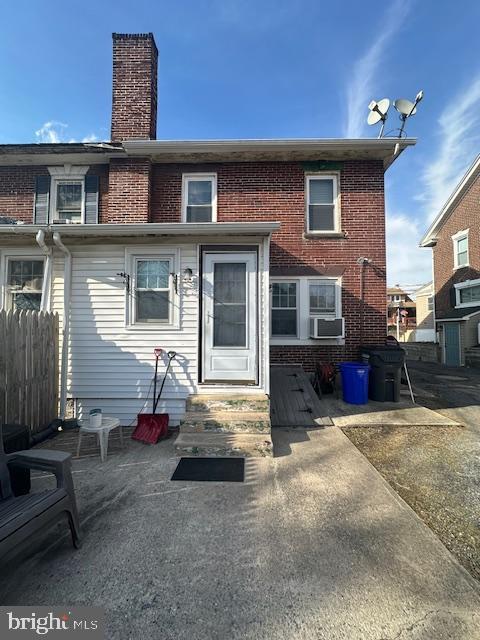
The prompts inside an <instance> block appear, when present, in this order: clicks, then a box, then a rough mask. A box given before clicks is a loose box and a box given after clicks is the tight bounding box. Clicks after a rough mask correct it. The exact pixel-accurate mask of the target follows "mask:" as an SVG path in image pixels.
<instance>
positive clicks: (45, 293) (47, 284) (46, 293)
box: [35, 229, 52, 311]
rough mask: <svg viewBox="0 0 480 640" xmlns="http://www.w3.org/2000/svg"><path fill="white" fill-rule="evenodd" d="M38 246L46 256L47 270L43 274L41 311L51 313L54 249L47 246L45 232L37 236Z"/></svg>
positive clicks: (41, 231) (40, 232)
mask: <svg viewBox="0 0 480 640" xmlns="http://www.w3.org/2000/svg"><path fill="white" fill-rule="evenodd" d="M35 240H36V241H37V244H38V246H39V247H40V249H41V250H42V251H43V253H44V254H45V269H44V273H43V284H42V298H41V301H40V311H50V292H51V289H52V249H51V248H50V247H47V245H46V244H45V231H43V230H42V229H40V231H39V232H38V233H37V235H36V236H35Z"/></svg>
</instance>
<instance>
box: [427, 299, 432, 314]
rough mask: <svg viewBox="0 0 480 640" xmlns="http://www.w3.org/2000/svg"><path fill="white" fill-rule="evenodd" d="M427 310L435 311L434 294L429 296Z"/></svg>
mask: <svg viewBox="0 0 480 640" xmlns="http://www.w3.org/2000/svg"><path fill="white" fill-rule="evenodd" d="M427 310H428V311H433V296H428V298H427Z"/></svg>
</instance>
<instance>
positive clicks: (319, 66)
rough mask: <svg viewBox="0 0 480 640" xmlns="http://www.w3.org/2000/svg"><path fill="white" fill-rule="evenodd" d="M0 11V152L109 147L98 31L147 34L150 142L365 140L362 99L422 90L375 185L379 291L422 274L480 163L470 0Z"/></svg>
mask: <svg viewBox="0 0 480 640" xmlns="http://www.w3.org/2000/svg"><path fill="white" fill-rule="evenodd" d="M1 15H2V23H1V26H0V36H1V37H0V77H1V80H2V91H1V94H0V142H1V143H7V142H34V141H49V140H53V141H56V140H59V141H60V140H62V141H63V140H65V141H69V140H77V141H79V140H96V139H102V140H103V139H108V138H109V124H110V105H111V32H112V31H118V32H146V31H152V32H153V33H154V35H155V38H156V41H157V45H158V48H159V51H160V67H159V125H158V133H157V136H158V138H170V139H171V138H182V139H185V138H235V137H245V138H247V137H253V138H254V137H260V138H267V137H344V136H347V135H348V136H355V137H356V136H360V137H369V136H373V137H375V136H376V133H377V131H376V128H369V127H368V126H367V125H366V124H365V120H366V116H367V113H368V110H367V105H368V103H369V102H370V100H371V99H372V98H376V99H379V98H382V97H385V96H387V97H390V98H392V99H394V98H396V97H405V98H410V99H411V98H413V97H414V96H415V94H416V93H417V91H418V90H419V89H423V90H424V91H425V98H424V101H423V102H422V103H421V105H420V107H419V110H418V114H417V115H416V116H415V117H414V118H412V119H411V120H410V122H409V124H408V128H407V130H408V133H409V135H411V136H415V137H418V144H417V147H415V148H414V149H409V150H408V151H407V152H406V153H405V154H403V155H402V157H401V158H400V159H399V161H398V162H396V163H395V164H394V165H393V167H392V168H391V169H390V170H389V171H388V173H387V194H388V195H387V223H388V254H389V256H388V257H389V263H388V264H389V273H388V280H389V283H396V282H400V283H402V284H404V285H405V284H408V285H411V284H419V283H421V282H425V281H426V280H428V279H429V278H430V272H431V271H430V259H431V258H430V251H429V250H427V249H418V248H417V244H418V240H419V238H420V237H421V235H422V233H423V231H424V230H425V228H426V226H427V225H428V222H429V221H430V220H431V219H432V217H434V216H435V214H436V213H437V212H438V210H439V208H440V206H441V204H442V203H443V201H444V200H445V198H446V197H447V196H448V194H449V193H450V192H451V190H452V189H453V187H454V186H455V184H456V183H457V181H458V179H459V178H460V177H461V175H462V174H463V172H464V171H465V169H466V168H467V167H468V165H469V164H470V163H471V162H472V160H473V159H474V157H475V155H476V154H477V153H478V152H479V151H480V145H479V133H480V61H479V58H478V25H479V24H480V3H478V2H477V1H476V0H461V2H452V1H447V0H437V1H434V0H393V1H391V2H390V1H387V2H385V3H367V2H364V1H362V2H354V1H351V0H350V1H349V0H344V1H343V2H341V3H328V4H327V3H325V2H318V0H317V1H316V2H315V1H308V0H296V1H293V0H292V1H289V2H286V1H282V0H277V1H262V0H246V1H244V2H240V1H233V0H209V1H207V0H204V1H202V0H197V1H195V2H193V1H183V2H182V1H181V0H180V1H177V2H171V1H169V2H166V1H164V0H156V1H153V0H151V1H149V2H148V1H146V0H135V1H133V0H132V1H126V0H115V1H114V2H113V1H111V0H103V1H102V2H98V0H97V1H96V2H92V1H91V0H82V2H77V1H74V0H71V1H69V2H65V0H63V1H62V2H60V1H57V0H42V1H40V0H28V1H27V0H16V1H15V2H10V3H2V11H1ZM387 125H390V127H393V126H396V114H395V112H394V110H393V109H392V110H391V112H390V120H389V122H388V123H387ZM387 129H388V126H387Z"/></svg>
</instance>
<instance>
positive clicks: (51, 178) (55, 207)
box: [34, 164, 98, 224]
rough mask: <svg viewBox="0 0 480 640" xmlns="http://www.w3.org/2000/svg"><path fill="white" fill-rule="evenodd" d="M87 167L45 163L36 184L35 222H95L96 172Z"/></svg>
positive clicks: (96, 201) (96, 212)
mask: <svg viewBox="0 0 480 640" xmlns="http://www.w3.org/2000/svg"><path fill="white" fill-rule="evenodd" d="M88 168H89V167H86V166H73V165H68V164H66V165H62V166H58V167H57V166H55V167H48V171H49V174H50V175H48V176H47V175H40V176H37V179H36V187H35V206H34V222H35V224H62V223H65V224H79V223H87V224H93V223H96V222H98V176H96V175H86V174H87V171H88Z"/></svg>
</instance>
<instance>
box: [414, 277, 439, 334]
mask: <svg viewBox="0 0 480 640" xmlns="http://www.w3.org/2000/svg"><path fill="white" fill-rule="evenodd" d="M432 296H433V286H432V285H431V284H430V285H428V286H425V287H422V289H421V290H419V291H417V293H416V294H415V302H416V305H417V326H416V329H415V341H417V342H434V341H435V321H434V313H433V310H432V309H429V308H428V301H429V298H431V297H432Z"/></svg>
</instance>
